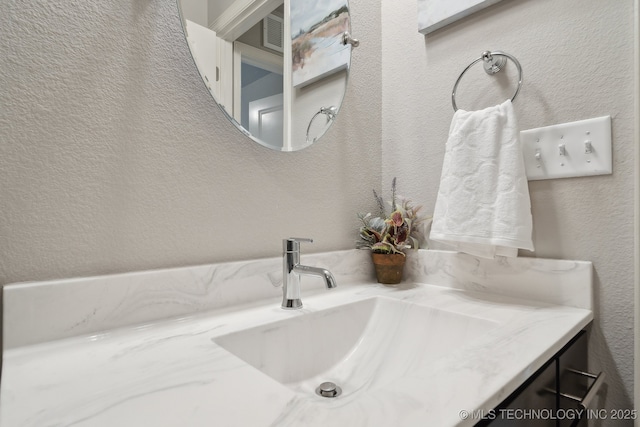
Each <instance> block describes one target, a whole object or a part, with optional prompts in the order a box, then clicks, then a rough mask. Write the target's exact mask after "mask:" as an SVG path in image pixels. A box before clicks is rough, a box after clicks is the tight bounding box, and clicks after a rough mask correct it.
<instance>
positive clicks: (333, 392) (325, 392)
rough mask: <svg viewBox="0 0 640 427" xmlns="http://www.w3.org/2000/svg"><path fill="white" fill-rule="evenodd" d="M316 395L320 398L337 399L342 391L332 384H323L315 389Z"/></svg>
mask: <svg viewBox="0 0 640 427" xmlns="http://www.w3.org/2000/svg"><path fill="white" fill-rule="evenodd" d="M316 394H317V395H318V396H322V397H338V396H340V395H341V394H342V389H341V388H340V387H338V386H337V385H335V384H334V383H332V382H329V381H327V382H324V383H322V384H320V385H319V386H318V387H317V388H316Z"/></svg>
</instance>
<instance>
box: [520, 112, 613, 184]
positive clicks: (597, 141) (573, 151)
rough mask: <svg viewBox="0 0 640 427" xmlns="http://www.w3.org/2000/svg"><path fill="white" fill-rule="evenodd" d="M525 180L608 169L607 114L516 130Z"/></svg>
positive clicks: (609, 121) (609, 164)
mask: <svg viewBox="0 0 640 427" xmlns="http://www.w3.org/2000/svg"><path fill="white" fill-rule="evenodd" d="M520 141H521V143H522V151H523V155H524V164H525V168H526V171H527V178H528V179H529V181H534V180H540V179H554V178H569V177H576V176H591V175H608V174H610V173H612V170H613V167H612V157H611V116H604V117H598V118H595V119H587V120H580V121H577V122H571V123H563V124H559V125H553V126H547V127H543V128H537V129H529V130H523V131H522V132H520Z"/></svg>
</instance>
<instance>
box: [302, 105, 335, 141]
mask: <svg viewBox="0 0 640 427" xmlns="http://www.w3.org/2000/svg"><path fill="white" fill-rule="evenodd" d="M320 114H324V115H326V116H327V123H330V122H332V121H334V120H335V118H336V115H337V114H338V109H337V108H336V107H334V106H331V107H321V108H320V111H318V112H317V113H315V114H314V115H313V117H311V120H310V121H309V126H307V142H316V140H317V139H318V138H313V141H309V131H310V130H311V125H312V124H313V121H314V120H315V119H316V117H318V116H319V115H320Z"/></svg>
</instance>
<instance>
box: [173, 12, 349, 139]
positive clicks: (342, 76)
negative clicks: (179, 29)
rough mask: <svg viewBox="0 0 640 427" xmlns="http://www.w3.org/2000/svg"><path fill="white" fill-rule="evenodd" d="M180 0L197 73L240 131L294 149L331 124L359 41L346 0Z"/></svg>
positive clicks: (318, 134)
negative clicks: (353, 35)
mask: <svg viewBox="0 0 640 427" xmlns="http://www.w3.org/2000/svg"><path fill="white" fill-rule="evenodd" d="M177 2H178V9H179V11H180V16H181V19H182V25H183V29H184V33H185V36H186V38H187V44H188V45H189V49H190V50H191V54H192V56H193V59H194V62H195V64H196V66H197V67H198V71H199V72H200V76H201V77H202V79H203V81H204V83H205V85H206V87H207V89H208V90H209V92H210V93H211V95H212V96H213V98H214V99H215V100H216V102H217V103H218V105H219V106H220V107H221V108H222V110H223V111H224V113H225V114H226V116H227V117H228V118H229V119H230V120H231V121H232V122H233V123H234V124H235V125H236V126H237V127H238V129H240V130H241V131H242V132H243V133H244V134H245V135H247V136H249V137H250V138H251V139H253V140H254V141H256V142H258V143H259V144H262V145H264V146H265V147H268V148H271V149H274V150H278V151H296V150H301V149H303V148H306V147H308V146H309V145H311V144H313V143H314V142H315V141H317V140H318V139H319V138H320V137H321V136H322V135H323V134H324V133H325V132H326V131H327V130H328V129H329V127H330V126H331V124H332V123H333V121H334V120H335V118H336V116H337V114H338V112H339V111H340V106H341V104H342V100H343V98H344V94H345V91H346V87H347V80H348V75H349V67H350V65H351V49H352V47H355V46H357V43H358V42H357V40H354V39H352V38H351V37H350V36H349V32H350V28H351V21H350V16H349V7H348V2H347V0H324V1H317V0H177Z"/></svg>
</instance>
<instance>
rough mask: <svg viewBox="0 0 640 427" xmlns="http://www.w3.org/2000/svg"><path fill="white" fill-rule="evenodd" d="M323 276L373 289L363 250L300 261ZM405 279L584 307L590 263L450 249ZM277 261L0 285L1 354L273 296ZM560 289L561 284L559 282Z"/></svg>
mask: <svg viewBox="0 0 640 427" xmlns="http://www.w3.org/2000/svg"><path fill="white" fill-rule="evenodd" d="M301 261H302V262H303V263H305V264H307V265H312V266H320V267H324V268H328V269H329V270H331V272H332V273H333V275H334V276H335V278H336V280H337V283H338V286H339V287H344V286H361V285H371V286H383V285H377V284H375V278H374V277H375V276H374V273H373V265H372V263H371V260H370V254H369V251H361V250H347V251H336V252H327V253H321V254H307V255H304V254H303V255H302V256H301ZM405 274H406V276H405V282H404V283H403V284H401V285H400V286H401V287H405V286H411V283H412V282H418V283H426V284H432V285H438V286H445V287H450V288H455V289H464V290H469V291H477V292H479V294H478V295H483V294H487V295H489V294H501V295H507V296H511V297H514V298H523V299H529V300H535V301H541V302H547V303H550V304H562V305H568V306H573V307H578V308H587V309H592V303H591V301H592V290H591V289H589V292H585V291H584V288H585V286H587V287H589V288H590V287H591V283H592V266H591V263H590V262H586V261H567V260H548V259H539V258H515V259H506V258H498V259H496V260H486V259H481V258H476V257H473V256H470V255H465V254H459V253H456V252H449V251H436V250H420V251H418V252H417V253H415V252H414V253H409V255H408V260H407V267H406V270H405ZM301 279H302V293H303V295H311V294H314V293H318V292H326V291H325V290H324V284H323V282H322V281H321V280H319V279H318V278H314V277H306V276H303V277H302V278H301ZM281 284H282V259H281V258H280V257H274V258H267V259H261V260H252V261H239V262H230V263H219V264H210V265H202V266H193V267H183V268H175V269H164V270H150V271H141V272H134V273H126V274H118V275H109V276H97V277H86V278H75V279H67V280H55V281H46V282H32V283H16V284H11V285H7V286H5V287H4V295H3V297H4V307H5V309H4V334H3V339H4V348H5V350H8V349H11V348H15V347H21V346H26V345H31V344H37V343H41V342H45V341H51V340H57V339H63V338H69V337H73V336H78V335H86V334H93V333H98V332H101V331H105V330H110V329H115V328H120V327H125V326H130V325H141V324H148V323H153V322H158V321H161V320H164V319H168V318H176V317H184V316H190V315H194V314H197V313H201V312H206V311H211V310H223V309H225V308H229V307H235V306H238V305H248V304H252V303H256V302H258V301H260V302H264V300H267V299H272V300H273V301H274V308H278V307H279V304H280V299H281V297H282V288H281ZM560 284H562V286H560Z"/></svg>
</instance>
